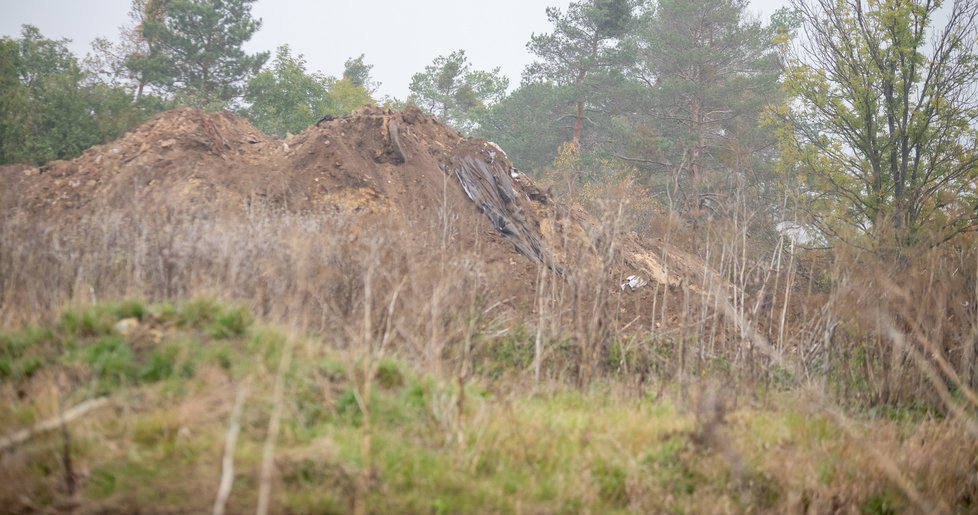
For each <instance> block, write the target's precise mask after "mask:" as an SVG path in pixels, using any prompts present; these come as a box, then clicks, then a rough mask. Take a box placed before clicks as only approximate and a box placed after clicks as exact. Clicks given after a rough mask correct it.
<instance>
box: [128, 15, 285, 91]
mask: <svg viewBox="0 0 978 515" xmlns="http://www.w3.org/2000/svg"><path fill="white" fill-rule="evenodd" d="M254 2H255V0H168V1H165V2H164V1H161V0H155V1H153V0H149V1H147V3H146V6H147V9H152V10H153V12H152V15H149V16H145V17H144V19H143V21H142V25H141V27H140V31H141V34H142V37H143V38H144V39H145V40H146V42H147V46H148V50H149V52H148V53H147V54H145V55H143V54H139V53H136V54H132V55H130V56H129V58H128V59H127V65H128V66H129V68H131V69H132V70H134V71H135V72H136V73H138V74H140V76H142V77H145V78H146V80H147V82H148V83H149V84H152V85H154V86H156V87H159V88H161V89H162V90H164V91H168V92H173V93H176V94H177V96H178V98H179V99H180V100H182V101H185V102H187V103H189V104H191V105H195V106H199V107H221V108H224V107H227V106H228V105H229V104H230V103H231V102H232V101H233V100H235V99H236V98H238V97H239V96H240V95H241V93H242V90H243V84H244V83H245V82H246V81H247V80H248V79H249V78H250V77H252V76H253V75H255V74H256V73H258V71H259V70H260V69H261V67H262V65H263V64H264V63H265V61H266V60H268V56H269V54H268V52H261V53H257V54H247V53H245V51H244V50H243V49H242V45H243V44H244V43H245V42H246V41H248V40H250V39H251V36H252V35H254V33H255V32H256V31H257V30H258V29H259V28H260V27H261V20H256V19H254V18H253V17H252V16H251V4H252V3H254Z"/></svg>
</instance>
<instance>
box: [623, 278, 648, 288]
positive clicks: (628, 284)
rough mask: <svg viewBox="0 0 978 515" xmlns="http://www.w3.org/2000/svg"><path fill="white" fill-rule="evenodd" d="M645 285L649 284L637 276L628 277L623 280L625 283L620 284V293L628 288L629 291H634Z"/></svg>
mask: <svg viewBox="0 0 978 515" xmlns="http://www.w3.org/2000/svg"><path fill="white" fill-rule="evenodd" d="M646 284H649V282H648V281H646V280H645V279H642V278H641V277H639V276H637V275H630V276H628V277H626V278H625V282H623V283H621V291H625V288H628V290H629V291H635V290H637V289H639V288H641V287H642V286H645V285H646Z"/></svg>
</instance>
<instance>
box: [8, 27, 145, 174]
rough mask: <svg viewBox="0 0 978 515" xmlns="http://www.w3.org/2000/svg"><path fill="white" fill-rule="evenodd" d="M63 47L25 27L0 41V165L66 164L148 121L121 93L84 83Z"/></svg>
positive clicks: (63, 43) (141, 108) (64, 42)
mask: <svg viewBox="0 0 978 515" xmlns="http://www.w3.org/2000/svg"><path fill="white" fill-rule="evenodd" d="M67 43H68V41H67V40H58V41H55V40H51V39H47V38H45V37H44V36H43V35H42V34H41V33H40V31H39V30H38V29H37V28H36V27H33V26H30V25H25V26H24V27H23V29H22V31H21V37H20V38H19V39H10V38H3V39H0V163H12V162H27V163H38V164H39V163H44V162H47V161H50V160H52V159H70V158H73V157H76V156H78V155H79V154H81V152H82V151H83V150H85V149H86V148H88V147H90V146H92V145H95V144H98V143H103V142H105V141H107V140H109V139H112V138H115V137H117V136H119V135H120V134H122V133H123V132H125V131H126V130H128V129H129V128H131V127H132V126H133V125H135V124H137V123H139V122H141V121H142V120H144V119H145V118H146V116H148V110H147V109H146V108H145V106H144V105H143V104H139V105H133V104H132V103H131V101H130V97H129V94H128V93H127V92H126V91H125V90H124V89H122V88H120V87H113V86H108V85H104V84H97V83H92V82H91V81H89V80H88V78H87V77H86V74H85V73H84V71H82V69H81V68H80V67H79V65H78V59H77V58H76V57H75V56H74V55H73V54H72V53H71V51H70V50H68V47H67Z"/></svg>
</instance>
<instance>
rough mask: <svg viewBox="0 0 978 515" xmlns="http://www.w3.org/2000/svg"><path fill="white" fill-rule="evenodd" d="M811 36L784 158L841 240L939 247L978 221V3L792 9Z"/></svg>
mask: <svg viewBox="0 0 978 515" xmlns="http://www.w3.org/2000/svg"><path fill="white" fill-rule="evenodd" d="M792 5H793V6H794V7H795V9H796V10H797V12H798V13H799V15H800V16H801V19H802V21H803V31H804V37H802V38H800V39H799V42H798V43H797V45H795V46H794V47H793V48H792V49H791V51H790V53H789V68H788V72H787V75H786V79H785V83H786V86H787V88H788V89H789V91H790V92H791V93H792V94H793V95H794V96H795V98H796V103H795V104H794V106H793V108H792V109H790V110H785V111H784V112H783V113H782V114H783V116H782V119H783V121H784V123H785V128H786V130H785V131H783V133H782V134H783V136H784V140H783V144H782V152H783V158H784V160H785V162H786V163H788V164H787V166H788V167H789V168H791V169H792V170H793V171H795V172H797V173H798V174H799V175H800V176H801V177H802V178H803V179H804V180H805V185H806V189H805V191H804V199H805V200H806V202H805V205H806V206H807V207H808V209H809V210H810V212H811V214H812V217H813V220H814V222H815V223H816V225H817V226H818V228H819V229H821V230H822V231H823V232H824V233H825V234H827V235H828V236H830V237H831V238H833V239H836V240H842V241H848V242H858V241H860V240H865V239H866V238H868V239H869V240H870V241H872V242H874V244H875V245H892V244H895V245H898V246H902V245H907V244H912V243H913V242H914V241H916V240H918V239H919V238H921V237H923V236H924V233H927V232H931V233H932V234H930V236H933V237H935V238H936V240H937V241H938V242H940V241H945V240H947V239H950V238H953V237H954V236H955V235H956V234H959V233H960V232H963V231H968V230H972V229H974V228H975V227H976V224H978V196H976V182H975V181H976V179H978V152H976V150H978V149H976V126H975V122H976V117H978V96H976V93H975V84H976V82H978V54H976V52H975V50H976V43H978V25H976V17H978V3H976V2H974V1H972V0H954V1H952V2H950V5H949V6H947V7H948V9H947V10H946V12H945V13H942V12H941V9H942V7H943V3H942V2H933V1H921V0H883V1H878V2H877V1H854V2H846V3H839V2H834V1H831V0H815V1H810V2H801V1H798V0H795V1H794V2H793V4H792Z"/></svg>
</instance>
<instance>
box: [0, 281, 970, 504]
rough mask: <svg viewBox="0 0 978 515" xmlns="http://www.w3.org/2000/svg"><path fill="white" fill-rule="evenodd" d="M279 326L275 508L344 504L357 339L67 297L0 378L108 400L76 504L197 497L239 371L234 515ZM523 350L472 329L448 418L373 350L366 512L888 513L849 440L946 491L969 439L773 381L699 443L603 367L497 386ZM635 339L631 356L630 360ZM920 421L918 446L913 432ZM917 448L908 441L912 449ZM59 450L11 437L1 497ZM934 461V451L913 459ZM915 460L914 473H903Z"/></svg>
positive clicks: (202, 496) (203, 312)
mask: <svg viewBox="0 0 978 515" xmlns="http://www.w3.org/2000/svg"><path fill="white" fill-rule="evenodd" d="M119 317H125V318H131V317H133V318H139V317H141V318H142V326H141V328H140V331H143V333H142V334H132V335H127V336H123V335H120V334H116V333H115V331H114V330H112V327H113V326H114V324H115V322H116V321H117V320H118V319H119ZM86 320H88V321H87V322H86ZM106 328H108V329H106ZM153 331H158V332H157V333H154V332H153ZM154 334H155V335H156V336H153V335H154ZM292 338H295V339H298V340H299V343H298V344H297V345H295V346H294V349H295V352H296V355H295V356H294V359H293V360H292V367H291V369H290V370H289V371H288V373H287V375H286V381H285V385H286V395H285V405H284V406H283V408H284V410H283V419H282V431H281V433H280V436H279V440H278V446H277V452H276V459H275V464H276V470H277V471H278V472H277V473H278V475H277V479H276V481H275V483H274V487H273V488H274V492H275V494H274V495H275V499H276V503H279V504H277V505H276V509H278V510H279V511H292V512H300V513H349V512H350V511H351V510H352V506H353V502H354V498H353V495H354V492H355V491H356V488H355V485H356V484H357V481H359V479H360V478H361V477H363V476H364V474H365V469H366V467H367V466H368V463H367V461H366V460H365V457H364V455H363V447H362V446H363V443H364V437H365V434H364V430H365V425H364V424H363V420H364V418H363V411H362V409H361V405H360V403H359V402H358V400H357V393H356V392H357V391H356V389H355V388H356V385H355V384H354V383H353V382H352V379H351V378H352V377H356V376H357V373H358V370H362V369H361V368H360V367H362V366H363V362H362V360H361V359H360V358H361V357H362V356H360V355H359V354H357V353H356V352H355V350H353V351H338V350H335V349H330V347H329V345H328V343H329V342H328V341H320V340H317V341H313V342H309V343H310V344H307V342H306V341H304V340H303V339H302V338H301V337H299V336H297V335H286V334H284V333H283V332H282V331H280V330H277V329H276V328H274V327H271V326H267V325H262V324H255V323H254V322H252V321H251V319H250V316H249V315H248V314H247V313H246V312H243V311H242V310H241V308H240V307H226V306H223V305H221V304H219V303H217V302H216V301H214V300H213V299H198V300H195V301H192V302H189V303H186V304H183V305H180V306H172V305H168V304H162V305H150V306H144V305H142V304H139V303H132V304H124V303H120V304H114V305H111V306H98V307H94V308H85V309H83V310H72V311H69V312H67V313H66V314H65V316H63V317H62V318H61V319H59V321H58V322H57V323H56V324H55V325H54V327H53V328H52V329H50V330H48V329H39V328H32V329H26V330H24V331H19V332H9V333H2V334H0V350H2V353H3V354H2V356H3V358H4V359H6V360H7V363H9V365H7V366H8V368H10V369H11V371H10V372H4V373H6V374H7V375H5V376H4V377H5V379H4V380H5V381H10V382H12V383H14V384H17V385H23V384H26V383H27V382H28V381H30V380H31V378H30V377H29V374H28V373H26V372H22V373H19V374H15V373H14V372H13V370H14V369H17V370H29V369H31V368H35V371H34V372H32V373H33V376H34V377H38V375H37V371H38V370H43V369H44V368H50V369H52V370H61V371H65V372H70V374H71V376H70V377H75V378H77V379H76V380H77V381H79V383H77V384H76V385H74V386H75V387H74V388H73V389H72V390H71V391H72V393H71V394H70V395H71V396H72V397H71V398H70V399H69V400H68V402H69V403H72V402H80V401H81V400H84V398H87V397H90V396H92V395H110V396H111V397H112V398H113V399H114V402H116V403H117V409H111V410H104V411H102V412H100V415H98V416H94V417H90V418H87V419H84V420H83V421H81V422H79V423H77V424H74V425H73V448H74V450H75V455H74V457H73V458H74V461H75V463H76V466H77V467H79V470H85V471H86V474H85V476H84V484H83V485H82V491H81V494H80V495H79V497H78V498H77V500H78V502H80V503H81V504H82V506H83V507H85V508H87V509H90V511H91V510H94V511H100V510H101V511H134V510H137V509H152V510H171V511H189V512H200V511H207V510H209V509H210V506H211V503H212V502H213V494H214V489H215V488H216V485H217V483H218V480H219V477H218V475H219V471H220V457H221V453H222V452H223V438H224V434H225V431H226V429H227V421H228V416H229V412H230V405H231V402H232V399H233V398H234V395H235V392H236V389H237V387H238V386H239V385H242V384H247V385H248V386H249V391H250V392H251V393H250V395H249V397H248V400H247V402H246V405H245V409H244V412H243V413H244V414H243V418H242V420H241V422H242V431H241V434H240V436H239V442H238V446H237V450H236V452H235V460H236V467H237V476H236V478H235V483H234V490H233V494H232V501H231V506H230V507H229V509H230V510H231V511H234V512H237V511H250V510H252V509H254V502H255V492H256V491H257V487H258V478H257V471H258V469H259V464H260V461H261V456H262V446H263V444H264V438H265V435H266V434H267V427H268V417H269V413H270V412H271V405H270V399H271V397H270V396H271V391H272V383H273V381H274V374H275V370H276V369H277V366H278V363H279V358H280V357H281V352H282V349H283V348H284V345H285V343H286V342H287V341H289V339H292ZM529 341H530V340H529V339H528V337H527V336H526V334H522V335H520V334H515V335H513V336H512V337H509V338H503V339H502V340H501V341H500V342H495V343H498V344H499V345H498V346H496V347H492V345H493V343H494V342H491V341H485V340H484V341H483V348H482V352H484V354H482V355H481V359H483V360H484V361H483V362H482V363H483V364H485V365H486V367H484V368H483V369H482V370H483V375H476V376H475V377H472V378H470V380H469V381H468V383H467V384H466V395H465V410H464V412H463V413H462V414H461V416H459V414H458V413H456V412H455V409H456V408H457V406H458V404H457V401H458V384H457V382H456V381H455V379H454V378H453V377H452V376H451V375H446V376H445V377H438V376H436V375H434V374H431V373H428V372H427V371H424V370H420V371H419V370H418V369H417V368H415V365H413V364H411V363H408V362H406V361H404V360H401V359H398V358H395V357H391V356H387V357H384V358H383V359H381V360H380V361H379V363H378V366H377V369H376V375H375V377H374V379H375V380H374V382H373V385H374V389H373V391H372V401H371V404H370V413H371V422H372V424H371V433H370V439H371V442H372V453H371V456H370V459H369V461H370V463H369V466H370V471H369V474H367V475H368V476H369V477H370V489H369V494H368V496H367V499H366V501H367V504H368V508H369V511H371V512H375V513H486V512H499V513H581V512H590V513H627V512H630V513H711V512H785V511H789V512H790V511H799V510H801V511H804V509H803V508H804V507H805V506H809V507H810V508H811V509H812V510H814V511H822V510H825V509H829V508H832V509H836V508H838V507H840V506H841V507H842V508H841V509H842V510H843V511H848V512H862V513H893V512H901V511H904V510H906V509H909V508H910V507H912V506H911V505H909V504H908V503H907V500H906V499H905V498H904V497H903V496H902V494H901V493H900V490H899V489H898V488H896V487H894V486H893V485H891V484H890V483H889V482H888V481H887V480H886V478H885V477H882V476H881V474H880V473H879V472H878V469H877V468H876V466H877V465H876V464H875V463H874V462H873V461H872V458H870V457H869V455H868V454H867V453H864V452H860V449H861V447H862V446H863V445H866V444H867V442H869V443H871V444H872V445H879V446H882V449H884V452H886V453H887V454H888V455H890V456H893V457H894V459H898V460H903V459H902V458H901V452H907V453H914V452H916V453H918V454H917V455H916V456H917V457H916V458H913V457H908V458H907V459H906V460H903V461H900V462H899V464H900V467H901V470H902V471H904V473H906V474H908V475H909V476H910V477H912V478H915V479H917V480H918V483H917V484H920V485H924V486H928V485H931V486H933V487H934V488H938V487H940V486H941V485H950V484H958V483H955V481H956V480H955V479H954V478H957V477H960V475H959V474H960V473H961V472H962V471H961V469H960V467H961V466H967V465H960V464H957V463H956V462H955V461H954V460H955V459H956V458H959V457H960V456H963V455H967V453H968V452H972V451H975V452H978V448H976V444H974V442H969V440H967V438H965V437H963V436H962V435H961V434H954V433H946V432H947V431H948V426H946V425H945V426H942V425H940V424H941V423H942V422H939V421H937V422H935V421H933V420H931V419H930V418H929V417H915V416H906V415H905V414H904V413H891V414H885V415H887V416H883V417H880V416H875V417H874V416H869V417H867V418H866V420H865V423H864V426H862V427H864V429H861V430H860V431H863V434H864V435H865V437H864V438H865V441H856V442H853V441H852V440H851V438H852V437H851V436H849V434H848V433H847V432H845V431H842V430H841V429H840V428H839V427H838V425H837V424H836V423H835V422H833V419H832V418H830V417H829V416H827V415H824V414H819V413H815V412H813V409H814V408H812V407H810V406H808V405H807V404H806V403H805V402H804V401H803V400H802V397H800V396H797V395H793V394H792V393H791V392H790V391H781V392H772V393H769V394H768V395H767V396H766V397H765V401H764V403H763V407H761V406H753V405H751V404H750V403H747V404H746V405H743V406H741V407H739V408H737V409H733V410H732V411H731V412H730V413H728V416H727V417H726V420H727V422H726V423H724V424H723V425H722V426H720V427H719V428H718V429H715V432H716V434H718V435H721V436H722V439H723V441H724V442H726V444H724V445H726V446H728V447H727V448H724V447H723V446H717V445H711V444H704V443H703V442H702V441H700V440H698V437H697V435H698V434H700V432H701V430H702V428H701V427H700V423H699V422H697V416H696V415H695V412H694V410H691V409H690V408H681V407H680V405H679V404H678V401H677V400H675V399H674V398H673V397H672V396H670V395H669V394H666V395H664V396H655V395H651V392H644V393H643V392H635V391H633V389H632V388H633V387H631V386H629V387H627V388H625V387H624V386H623V385H622V384H619V383H617V382H616V381H615V380H614V379H610V380H599V381H595V382H594V383H593V384H592V385H591V386H590V387H589V388H588V389H587V390H580V389H577V388H575V387H573V386H572V385H565V384H560V383H548V384H546V385H543V387H542V388H540V389H539V390H536V391H533V390H532V389H531V388H526V387H524V386H517V387H508V388H507V387H506V385H504V384H502V383H501V382H500V381H499V379H498V378H499V377H501V376H509V375H516V376H517V377H519V375H520V374H523V377H525V374H526V371H525V367H526V364H527V361H526V360H527V356H528V355H527V354H526V352H527V345H528V342H529ZM631 344H634V345H631ZM642 345H645V346H646V347H647V348H646V349H645V351H643V352H645V353H646V354H641V353H639V354H635V352H636V348H637V347H636V346H642ZM656 347H657V344H656V343H655V342H630V345H627V346H622V347H621V349H620V350H621V351H622V354H619V355H617V359H627V360H633V359H639V358H638V357H639V356H642V355H645V356H648V355H649V354H648V352H651V351H654V349H655V348H656ZM59 349H63V353H61V352H62V351H61V350H59ZM59 353H60V354H59ZM37 367H40V368H37ZM0 370H3V369H0ZM41 377H43V376H41ZM88 385H94V388H89V387H88ZM14 390H16V389H9V391H11V392H12V391H14ZM36 391H43V389H37V390H36ZM5 400H6V402H5V404H4V405H3V407H2V408H0V426H2V427H4V428H6V429H5V431H11V430H13V429H16V428H20V427H25V426H28V425H30V424H31V423H34V422H35V421H37V420H41V419H44V418H47V417H49V416H50V415H51V413H52V410H53V409H54V406H53V404H52V401H51V398H50V397H43V396H38V397H37V398H26V399H17V398H13V397H11V398H8V399H5ZM688 405H689V406H695V402H690V403H689V404H688ZM684 406H685V405H684ZM870 415H872V414H870ZM918 431H919V432H921V434H923V435H926V438H925V439H921V438H919V437H915V436H914V435H915V434H917V432H918ZM941 431H944V432H945V433H946V436H942V435H944V434H945V433H941ZM921 441H922V442H926V443H925V444H922V445H927V446H929V447H927V448H926V452H925V450H924V449H918V448H917V447H915V446H916V445H918V444H916V443H914V442H921ZM952 442H953V445H952ZM57 448H58V447H57V439H56V438H55V437H54V436H50V435H49V436H41V437H38V438H37V439H36V440H35V442H34V443H33V445H32V446H28V447H24V448H23V449H21V450H19V451H18V452H22V453H24V454H23V457H22V459H20V460H19V461H16V462H11V468H9V470H8V471H0V480H2V481H0V504H3V503H9V502H17V501H16V499H17V498H18V497H17V496H21V495H24V493H25V492H26V493H27V494H28V495H30V497H31V498H32V499H34V500H35V502H39V503H41V505H42V506H47V507H51V506H54V503H56V502H57V500H58V498H59V496H60V495H61V494H60V493H59V492H61V490H60V488H61V487H60V486H59V481H60V479H59V478H60V476H59V474H60V470H61V468H60V467H61V466H62V465H61V462H60V461H58V453H57V452H53V450H54V449H57ZM915 449H916V450H915ZM949 449H951V450H949ZM941 452H944V453H946V454H939V453H941ZM934 453H938V454H936V455H935V457H934V458H932V459H933V460H938V461H934V462H933V463H929V462H927V461H926V460H927V459H931V458H926V457H928V456H930V455H931V454H934ZM928 463H929V464H928ZM962 463H964V462H962ZM18 467H19V468H18ZM955 467H958V468H955ZM925 473H926V474H927V477H928V478H932V480H931V481H929V482H920V481H919V479H920V477H922V476H921V474H925ZM3 485H7V486H3ZM955 491H958V492H961V493H960V494H959V495H960V496H961V497H957V498H954V499H951V500H950V501H948V504H949V505H952V506H956V507H960V508H961V511H968V509H970V508H969V506H970V505H967V504H966V503H967V502H969V501H967V499H970V497H967V495H970V494H969V493H968V492H969V490H967V488H965V489H963V490H962V489H958V490H955ZM970 491H972V492H973V489H972V490H970ZM935 492H938V493H935ZM946 492H947V491H944V490H936V491H926V492H925V494H924V495H929V496H934V495H941V494H942V493H943V494H944V495H948V494H946ZM147 499H153V501H152V504H151V505H149V504H147ZM955 499H956V500H955ZM827 500H831V502H832V503H834V504H825V503H826V502H828V501H827ZM819 503H822V504H819ZM962 503H964V504H962Z"/></svg>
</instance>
